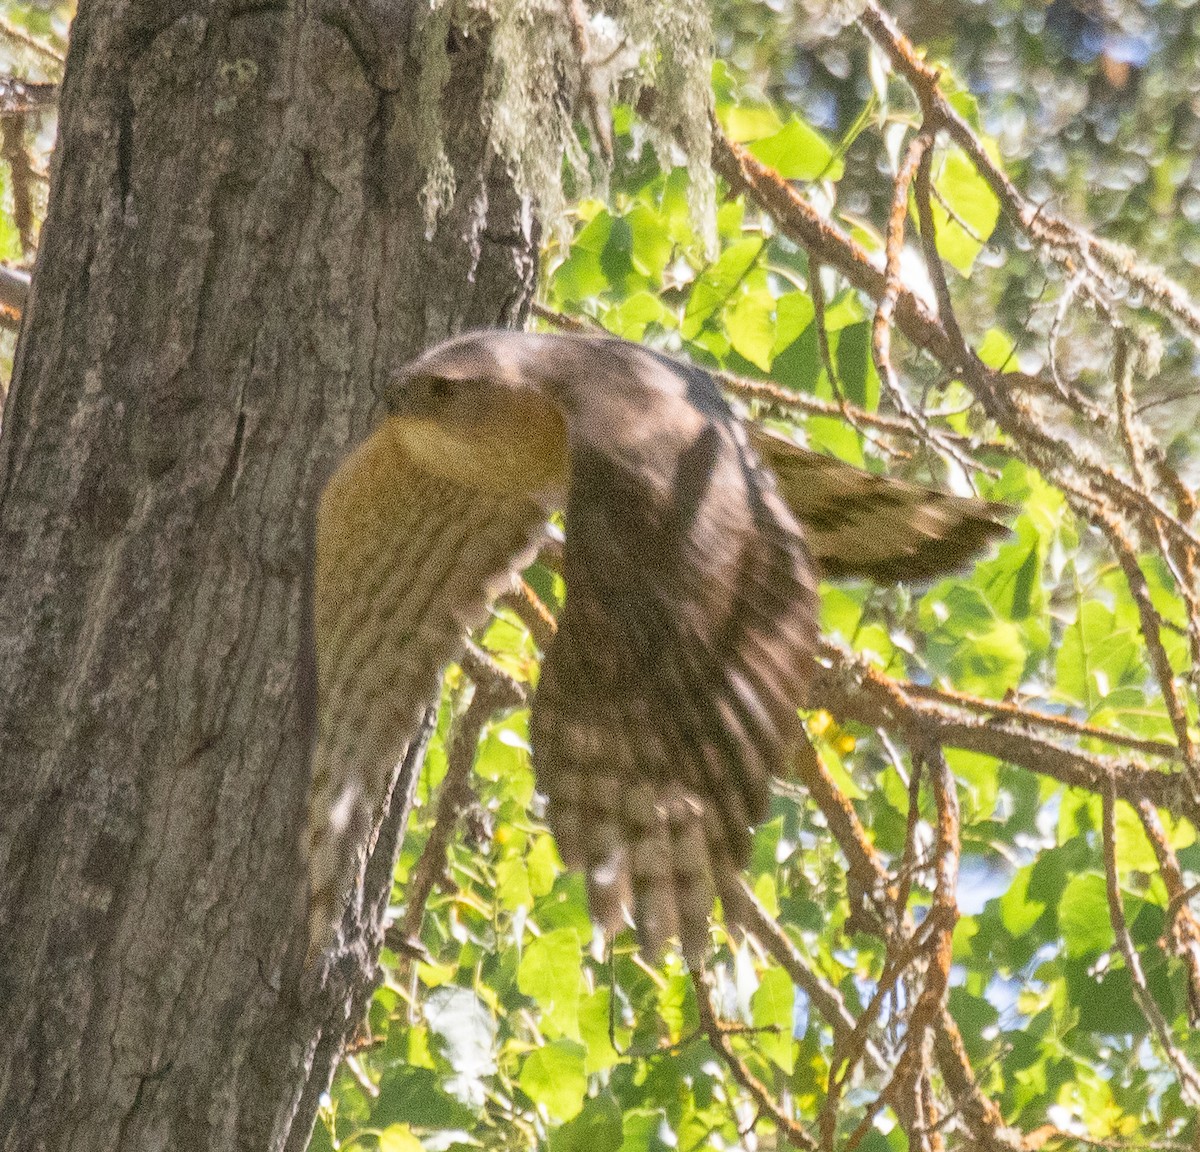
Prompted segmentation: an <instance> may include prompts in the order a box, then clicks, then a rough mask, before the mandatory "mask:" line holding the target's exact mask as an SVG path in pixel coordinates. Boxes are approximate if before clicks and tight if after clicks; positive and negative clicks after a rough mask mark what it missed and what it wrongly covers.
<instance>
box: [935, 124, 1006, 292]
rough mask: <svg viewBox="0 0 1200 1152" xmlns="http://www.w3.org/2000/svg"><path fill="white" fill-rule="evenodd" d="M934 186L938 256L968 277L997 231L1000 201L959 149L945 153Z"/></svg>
mask: <svg viewBox="0 0 1200 1152" xmlns="http://www.w3.org/2000/svg"><path fill="white" fill-rule="evenodd" d="M933 183H934V188H935V189H936V190H937V192H938V196H937V197H934V198H933V202H932V209H933V220H934V226H935V228H936V229H937V249H938V254H939V255H940V256H941V257H942V259H944V260H945V261H946V262H947V263H949V264H950V265H951V266H952V267H953V268H955V269H957V270H958V271H959V272H961V273H962V274H963V275H964V276H967V275H969V274H970V272H971V266H972V265H973V264H974V263H975V257H976V256H978V255H979V253H980V252H981V251H982V250H983V243H986V242H987V240H988V239H989V238H990V237H991V235H992V232H993V231H994V230H995V228H996V221H997V220H998V219H999V218H1000V201H999V200H997V199H996V195H995V193H994V192H993V191H992V190H991V188H990V187H989V186H988V183H987V181H986V180H984V178H983V177H982V176H980V175H979V173H978V172H977V171H976V169H975V165H974V164H972V163H971V161H970V160H969V159H968V158H967V156H966V155H965V154H964V153H963V152H961V151H960V150H959V149H957V148H955V149H952V150H951V151H950V152H948V153H947V154H946V156H945V158H944V160H943V161H942V167H941V171H940V172H939V173H938V175H937V177H936V178H935V179H934V182H933ZM981 241H983V243H981Z"/></svg>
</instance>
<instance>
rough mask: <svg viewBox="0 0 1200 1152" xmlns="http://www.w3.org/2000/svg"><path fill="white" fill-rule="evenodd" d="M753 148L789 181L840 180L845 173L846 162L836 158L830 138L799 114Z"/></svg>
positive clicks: (757, 139) (759, 157)
mask: <svg viewBox="0 0 1200 1152" xmlns="http://www.w3.org/2000/svg"><path fill="white" fill-rule="evenodd" d="M743 139H744V138H743ZM750 151H751V152H752V153H753V154H754V155H755V156H757V157H758V159H759V160H761V161H762V162H763V163H764V164H766V165H768V166H769V167H771V168H774V169H775V171H776V172H778V173H779V175H780V176H782V177H783V178H784V179H785V180H820V179H822V178H825V179H829V180H839V179H841V176H842V162H841V160H835V159H834V154H833V148H832V147H831V146H830V144H829V141H828V140H826V139H825V137H824V136H822V135H821V133H820V132H818V131H817V130H816V129H815V128H810V127H809V126H808V125H807V124H806V123H805V122H804V121H803V120H801V119H799V118H798V117H796V116H793V117H792V118H791V119H790V120H789V121H788V122H787V123H786V124H785V125H784V126H783V127H782V128H781V129H780V130H779V131H778V132H774V133H772V134H771V135H770V136H760V137H757V138H756V139H755V140H754V142H753V143H752V144H751V145H750Z"/></svg>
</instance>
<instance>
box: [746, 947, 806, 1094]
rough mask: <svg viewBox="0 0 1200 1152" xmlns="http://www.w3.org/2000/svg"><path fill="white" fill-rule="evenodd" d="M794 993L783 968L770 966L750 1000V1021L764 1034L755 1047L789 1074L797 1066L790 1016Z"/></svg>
mask: <svg viewBox="0 0 1200 1152" xmlns="http://www.w3.org/2000/svg"><path fill="white" fill-rule="evenodd" d="M795 1003H796V990H795V988H794V987H793V986H792V981H791V977H789V976H788V974H787V973H786V972H785V971H784V970H783V969H782V968H775V967H771V968H768V969H767V970H766V972H764V973H763V975H762V979H761V980H760V981H759V984H758V989H757V991H756V992H755V993H754V995H753V996H751V997H750V1019H751V1021H752V1023H753V1024H754V1026H755V1027H756V1028H763V1029H774V1031H764V1032H762V1033H761V1034H759V1035H758V1036H757V1037H756V1038H755V1039H756V1046H757V1047H758V1049H759V1051H761V1052H762V1054H763V1055H764V1056H766V1057H767V1059H769V1060H770V1061H772V1062H773V1063H774V1064H775V1065H776V1066H777V1067H779V1068H781V1069H783V1071H784V1072H787V1073H788V1074H789V1075H790V1074H791V1072H792V1070H793V1069H794V1068H795V1066H796V1046H795V1045H794V1044H793V1043H792V1013H793V1010H794V1007H795Z"/></svg>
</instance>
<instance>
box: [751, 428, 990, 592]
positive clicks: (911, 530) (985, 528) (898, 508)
mask: <svg viewBox="0 0 1200 1152" xmlns="http://www.w3.org/2000/svg"><path fill="white" fill-rule="evenodd" d="M746 430H747V433H748V434H749V437H750V443H751V444H752V445H753V446H754V449H755V451H756V452H758V454H759V455H760V456H761V457H762V459H763V461H764V463H766V464H767V465H768V467H769V468H770V469H771V471H772V472H773V473H774V474H775V476H776V477H777V479H778V481H779V491H780V495H782V496H783V498H784V500H786V501H787V503H788V506H789V507H790V508H791V510H792V511H793V513H795V516H796V519H797V520H799V521H800V523H801V524H802V525H803V527H804V538H805V540H807V541H808V546H809V548H810V549H811V550H812V553H813V559H814V560H816V562H817V567H818V568H819V569H820V570H821V573H822V575H825V576H831V577H834V578H838V577H846V576H865V577H867V578H869V579H871V580H875V581H877V582H878V583H880V584H893V583H895V582H896V581H899V580H925V579H928V578H930V577H933V576H940V575H942V574H943V573H946V572H951V571H954V570H955V569H958V568H962V567H964V566H965V565H967V564H968V563H969V562H970V560H971V558H972V557H973V556H974V555H975V554H976V553H977V552H978V551H979V550H980V548H982V547H983V546H984V545H985V544H986V543H987V542H988V541H989V540H992V539H994V538H996V537H998V536H1003V535H1004V534H1005V533H1006V532H1007V531H1008V529H1007V528H1006V527H1005V526H1004V525H1003V524H1002V523H1001V522H1000V521H999V520H997V518H996V517H997V515H998V514H999V513H1003V512H1004V511H1006V509H1005V508H1004V507H1003V506H1002V505H997V504H989V503H988V502H987V501H985V500H970V499H966V498H964V497H962V496H952V495H950V494H949V493H947V492H938V491H935V490H934V489H932V488H924V487H922V486H921V485H919V484H909V483H907V482H905V481H903V480H895V479H893V478H892V477H890V476H875V475H872V474H871V473H870V472H864V471H862V470H861V469H859V468H854V467H852V466H851V465H849V464H845V463H843V462H842V461H841V460H835V459H834V458H833V457H830V456H822V455H820V454H819V453H816V452H811V451H809V450H808V449H806V448H801V447H800V446H799V445H798V444H793V443H792V441H790V440H787V439H785V438H784V437H782V436H779V435H776V434H775V433H774V432H770V431H768V430H767V429H766V428H761V427H759V426H757V425H754V424H750V425H747V427H746Z"/></svg>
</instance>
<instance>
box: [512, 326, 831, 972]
mask: <svg viewBox="0 0 1200 1152" xmlns="http://www.w3.org/2000/svg"><path fill="white" fill-rule="evenodd" d="M588 354H589V358H590V361H591V369H592V372H591V376H590V379H593V380H595V378H596V376H597V375H598V374H599V373H603V379H602V380H598V381H596V384H595V386H594V387H592V388H591V389H590V390H589V391H588V392H587V393H586V394H580V393H578V392H576V393H573V394H571V395H567V396H565V397H564V400H563V403H564V406H565V408H566V410H567V412H568V431H569V456H570V479H569V489H568V495H567V506H566V545H565V554H564V575H565V577H566V584H567V603H566V607H565V609H564V611H563V615H562V617H561V620H560V623H559V630H558V634H557V636H556V638H555V641H554V643H553V645H552V646H551V649H550V651H549V653H548V654H547V656H546V659H545V661H544V663H543V666H542V673H541V680H540V682H539V684H538V690H537V695H536V697H535V699H534V705H533V714H532V718H531V723H530V733H531V739H532V744H533V761H534V767H535V770H536V773H537V779H538V786H539V788H540V789H541V790H542V791H543V792H544V793H545V795H546V797H547V799H548V802H549V820H550V825H551V827H552V829H553V831H554V833H555V837H556V839H557V841H558V844H559V848H560V851H561V852H562V855H563V858H564V860H566V862H567V863H568V864H569V865H570V866H572V867H577V868H582V869H583V870H584V871H585V873H586V876H587V886H588V896H589V901H590V905H591V911H592V915H593V918H594V919H596V920H597V921H599V922H600V923H601V924H602V925H604V926H605V927H607V928H608V929H610V930H615V929H616V928H617V927H618V926H619V924H620V922H621V920H622V912H623V910H628V911H630V912H632V914H633V920H634V923H635V924H636V927H637V930H638V934H639V937H640V939H641V942H642V944H643V946H644V947H646V948H647V950H649V951H651V952H657V951H659V950H660V949H661V946H662V945H663V943H664V942H665V941H666V940H667V939H669V938H670V937H678V938H679V939H680V940H681V942H682V944H683V948H684V953H685V955H686V956H687V957H688V958H689V960H690V961H691V962H693V963H698V962H699V961H700V958H701V957H702V956H703V955H704V953H705V951H706V949H707V946H708V921H709V915H710V913H711V911H712V904H713V896H714V895H720V896H721V897H722V900H723V903H724V904H725V907H726V912H727V914H729V913H731V912H734V911H735V908H736V895H735V894H736V886H735V884H736V879H737V874H738V871H739V870H740V869H741V868H742V867H743V866H744V865H745V864H746V863H747V859H748V856H749V850H750V835H751V828H752V826H753V825H755V824H757V823H759V822H761V821H762V820H763V819H764V818H765V817H766V815H767V806H768V800H769V782H770V778H771V776H772V775H773V774H775V773H778V772H780V771H781V770H782V768H783V765H784V761H785V756H786V755H787V751H788V748H789V746H790V745H791V744H792V742H793V741H794V740H795V739H796V738H797V737H798V735H799V720H798V715H797V710H796V709H797V704H798V703H800V702H801V701H802V699H803V698H804V696H805V695H806V692H805V687H806V684H807V681H808V678H809V671H808V669H809V662H810V660H811V655H812V649H813V645H814V641H815V638H816V608H815V593H814V586H815V584H814V579H813V575H812V565H811V563H810V559H809V554H808V551H807V549H806V547H805V544H804V541H803V538H802V536H801V533H800V531H799V529H798V528H797V525H796V523H795V521H794V520H793V518H792V516H791V515H790V513H789V512H788V510H787V508H786V506H785V505H784V503H783V502H782V500H780V498H779V496H778V495H777V494H776V492H775V491H774V488H773V484H772V481H771V479H770V477H769V475H768V474H767V473H766V472H764V471H763V469H762V468H761V467H760V465H759V463H758V461H757V459H756V458H755V455H754V453H753V451H752V449H751V448H750V446H749V443H748V441H747V439H746V436H745V432H744V430H743V428H742V426H741V425H740V423H738V422H737V420H736V419H735V418H734V416H733V414H732V413H731V412H730V411H729V409H728V408H727V406H726V405H725V403H724V401H723V399H722V398H721V395H720V393H719V391H718V390H717V387H716V385H715V383H714V382H713V381H712V380H711V378H710V377H709V376H708V375H707V374H706V373H703V372H699V371H696V370H689V369H687V368H685V367H684V366H682V365H677V364H674V363H673V362H671V361H667V360H665V359H661V358H659V357H657V356H653V355H651V354H648V353H646V352H645V351H643V350H642V349H639V348H637V347H636V346H633V345H626V344H619V343H610V344H606V345H598V344H595V343H593V345H592V347H591V348H590V349H589V351H588ZM569 378H572V379H574V378H577V377H576V376H575V374H569Z"/></svg>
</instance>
